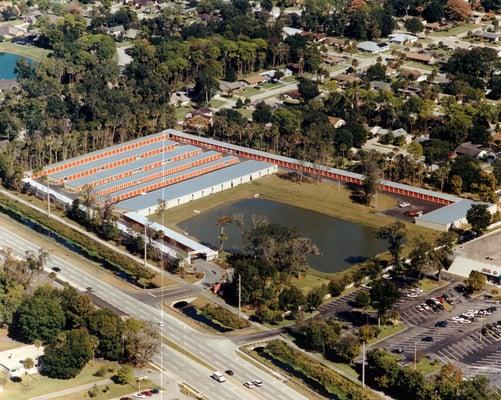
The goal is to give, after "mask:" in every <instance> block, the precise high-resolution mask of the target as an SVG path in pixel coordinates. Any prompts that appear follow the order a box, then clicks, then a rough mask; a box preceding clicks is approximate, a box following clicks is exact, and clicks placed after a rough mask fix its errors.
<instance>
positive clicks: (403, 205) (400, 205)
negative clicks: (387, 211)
mask: <svg viewBox="0 0 501 400" xmlns="http://www.w3.org/2000/svg"><path fill="white" fill-rule="evenodd" d="M398 206H399V207H400V208H406V207H410V206H411V203H408V202H406V201H402V202H401V203H399V204H398Z"/></svg>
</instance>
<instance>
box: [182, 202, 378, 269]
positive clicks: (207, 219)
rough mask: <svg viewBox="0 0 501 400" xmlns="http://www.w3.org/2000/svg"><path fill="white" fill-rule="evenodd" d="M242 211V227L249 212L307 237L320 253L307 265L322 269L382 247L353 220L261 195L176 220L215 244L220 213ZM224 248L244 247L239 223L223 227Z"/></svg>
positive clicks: (353, 260)
mask: <svg viewBox="0 0 501 400" xmlns="http://www.w3.org/2000/svg"><path fill="white" fill-rule="evenodd" d="M236 214H242V215H243V217H244V230H248V229H249V228H250V226H251V221H252V217H253V216H264V217H266V218H267V219H268V221H269V222H272V223H278V224H281V225H286V226H289V227H296V228H297V229H298V230H299V232H300V233H301V235H302V236H305V237H308V238H310V239H311V240H312V241H313V242H314V243H315V244H316V245H317V246H318V248H319V249H320V252H321V253H322V255H321V256H313V257H311V258H310V260H309V263H310V265H311V266H312V267H313V268H315V269H316V270H318V271H322V272H339V271H342V270H344V269H346V268H348V267H349V266H351V265H353V264H356V263H359V262H362V261H364V260H365V259H367V258H370V257H372V256H374V255H376V254H378V253H381V252H382V251H384V250H385V243H384V242H381V241H379V240H377V239H376V238H375V236H374V229H373V228H370V227H367V226H364V225H360V224H357V223H354V222H350V221H345V220H342V219H338V218H334V217H330V216H327V215H325V214H321V213H317V212H314V211H310V210H306V209H303V208H299V207H294V206H290V205H287V204H282V203H277V202H274V201H270V200H265V199H246V200H240V201H237V202H234V203H230V204H223V205H221V206H218V207H216V208H213V209H211V210H209V211H207V212H205V213H202V214H200V215H197V216H196V217H194V218H191V219H189V220H187V221H184V222H182V223H180V224H179V227H180V228H181V229H183V230H184V231H186V232H188V233H189V234H190V235H192V236H193V237H195V238H197V239H198V240H200V241H201V242H202V243H204V244H206V245H209V246H212V247H215V248H217V247H218V245H219V239H218V237H219V231H220V227H219V226H218V225H217V220H218V218H219V217H221V216H233V215H236ZM225 233H226V234H227V235H228V240H226V241H225V243H224V248H225V250H227V251H231V252H235V253H239V252H242V251H244V245H243V242H242V234H241V230H240V228H239V227H237V226H236V225H235V224H231V225H228V226H226V227H225Z"/></svg>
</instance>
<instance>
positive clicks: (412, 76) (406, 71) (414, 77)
mask: <svg viewBox="0 0 501 400" xmlns="http://www.w3.org/2000/svg"><path fill="white" fill-rule="evenodd" d="M400 77H402V78H404V79H406V80H408V81H415V82H423V81H425V80H426V75H424V74H422V73H421V72H419V71H418V70H417V69H410V68H402V69H401V70H400Z"/></svg>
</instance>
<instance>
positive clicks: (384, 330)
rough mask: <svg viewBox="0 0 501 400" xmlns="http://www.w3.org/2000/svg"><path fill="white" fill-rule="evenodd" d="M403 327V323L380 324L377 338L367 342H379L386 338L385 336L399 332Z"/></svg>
mask: <svg viewBox="0 0 501 400" xmlns="http://www.w3.org/2000/svg"><path fill="white" fill-rule="evenodd" d="M404 329H405V325H404V324H403V323H399V324H396V325H382V326H381V333H380V334H379V335H378V337H377V338H375V339H372V340H369V344H372V343H376V342H379V341H381V340H383V339H386V338H387V337H389V336H391V335H395V334H396V333H399V332H401V331H403V330H404Z"/></svg>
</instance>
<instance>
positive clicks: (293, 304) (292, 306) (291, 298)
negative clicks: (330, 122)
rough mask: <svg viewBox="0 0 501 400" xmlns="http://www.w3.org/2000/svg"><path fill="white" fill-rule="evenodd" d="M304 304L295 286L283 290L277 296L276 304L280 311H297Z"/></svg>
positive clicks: (302, 296) (301, 294)
mask: <svg viewBox="0 0 501 400" xmlns="http://www.w3.org/2000/svg"><path fill="white" fill-rule="evenodd" d="M305 303H306V300H305V298H304V295H303V293H302V292H301V291H300V290H299V289H298V288H297V287H295V286H292V287H290V288H286V289H284V290H283V291H282V292H281V293H280V295H279V296H278V304H279V306H280V308H281V309H282V310H286V311H297V310H298V309H299V308H300V307H301V306H303V305H304V304H305Z"/></svg>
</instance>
